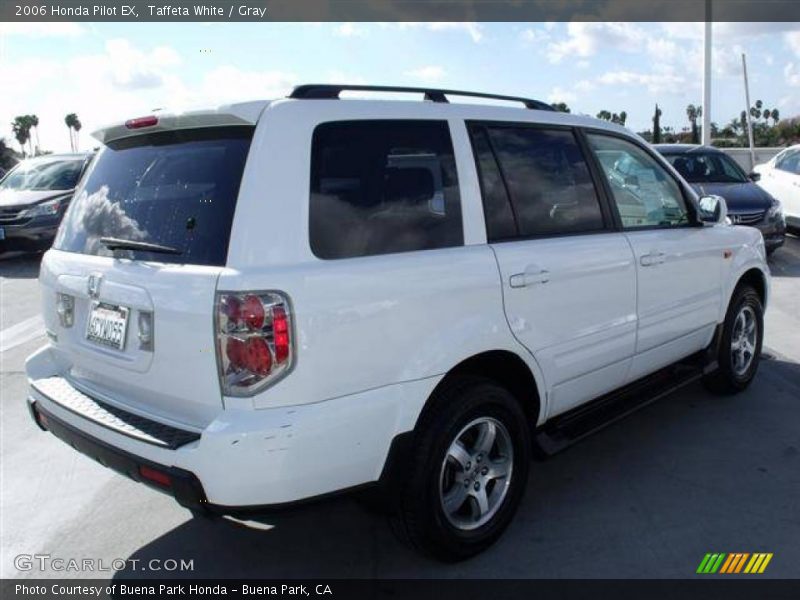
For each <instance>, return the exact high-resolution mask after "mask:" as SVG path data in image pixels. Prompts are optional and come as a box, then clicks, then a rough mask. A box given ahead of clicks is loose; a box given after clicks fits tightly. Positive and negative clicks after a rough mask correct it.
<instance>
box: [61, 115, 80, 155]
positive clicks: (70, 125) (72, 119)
mask: <svg viewBox="0 0 800 600" xmlns="http://www.w3.org/2000/svg"><path fill="white" fill-rule="evenodd" d="M77 122H78V115H76V114H75V113H69V114H68V115H67V116H66V117H64V124H65V125H66V126H67V129H69V147H70V150H72V151H73V152H75V135H74V134H73V129H74V127H75V123H77Z"/></svg>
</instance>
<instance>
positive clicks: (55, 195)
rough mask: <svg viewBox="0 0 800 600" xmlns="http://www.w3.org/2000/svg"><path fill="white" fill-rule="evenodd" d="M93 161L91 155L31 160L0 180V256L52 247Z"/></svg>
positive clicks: (49, 155)
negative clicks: (77, 189)
mask: <svg viewBox="0 0 800 600" xmlns="http://www.w3.org/2000/svg"><path fill="white" fill-rule="evenodd" d="M90 158H91V155H90V154H48V155H46V156H40V157H37V158H31V159H28V160H24V161H22V162H20V163H18V164H17V165H16V166H15V167H14V168H13V169H11V170H10V171H9V172H8V173H7V174H6V175H5V177H3V178H2V180H0V252H2V251H5V250H46V249H47V248H49V247H50V244H52V243H53V238H55V235H56V230H57V229H58V225H59V223H61V219H62V217H63V216H64V213H65V212H66V210H67V206H69V202H70V199H71V198H72V193H73V191H74V189H75V186H76V185H77V184H78V181H79V180H80V178H81V175H83V172H84V170H85V169H86V166H87V165H88V164H89V159H90Z"/></svg>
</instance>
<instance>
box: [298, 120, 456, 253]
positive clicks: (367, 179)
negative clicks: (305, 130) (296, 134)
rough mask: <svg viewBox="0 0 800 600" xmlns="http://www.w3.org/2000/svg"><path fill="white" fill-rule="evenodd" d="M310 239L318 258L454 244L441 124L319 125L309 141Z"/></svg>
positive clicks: (445, 133)
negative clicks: (310, 147)
mask: <svg viewBox="0 0 800 600" xmlns="http://www.w3.org/2000/svg"><path fill="white" fill-rule="evenodd" d="M310 241H311V250H312V251H313V252H314V254H315V255H316V256H317V257H319V258H324V259H333V258H351V257H357V256H370V255H376V254H388V253H392V252H409V251H413V250H428V249H433V248H446V247H449V246H460V245H462V244H463V243H464V233H463V227H462V223H461V202H460V198H459V190H458V176H457V173H456V166H455V159H454V157H453V144H452V142H451V140H450V132H449V129H448V126H447V123H446V122H445V121H397V120H393V121H342V122H333V123H325V124H322V125H319V126H318V127H317V128H316V130H315V131H314V138H313V142H312V158H311V200H310Z"/></svg>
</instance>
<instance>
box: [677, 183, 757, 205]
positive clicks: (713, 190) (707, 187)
mask: <svg viewBox="0 0 800 600" xmlns="http://www.w3.org/2000/svg"><path fill="white" fill-rule="evenodd" d="M692 187H693V188H694V189H695V191H696V192H697V193H698V194H700V195H701V196H704V195H714V196H722V197H723V198H725V203H726V204H727V205H728V210H729V211H732V212H748V211H757V210H765V209H767V208H769V207H770V205H771V204H772V196H770V195H769V194H768V193H767V192H765V191H764V190H763V189H761V188H760V187H758V186H757V185H756V184H755V183H753V182H752V181H748V182H747V183H693V184H692Z"/></svg>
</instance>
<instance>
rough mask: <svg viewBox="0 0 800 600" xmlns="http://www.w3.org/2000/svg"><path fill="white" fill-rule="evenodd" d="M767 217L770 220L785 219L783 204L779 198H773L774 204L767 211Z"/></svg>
mask: <svg viewBox="0 0 800 600" xmlns="http://www.w3.org/2000/svg"><path fill="white" fill-rule="evenodd" d="M767 219H769V220H781V221H782V220H783V206H781V203H780V201H779V200H773V201H772V206H770V207H769V210H768V211H767Z"/></svg>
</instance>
